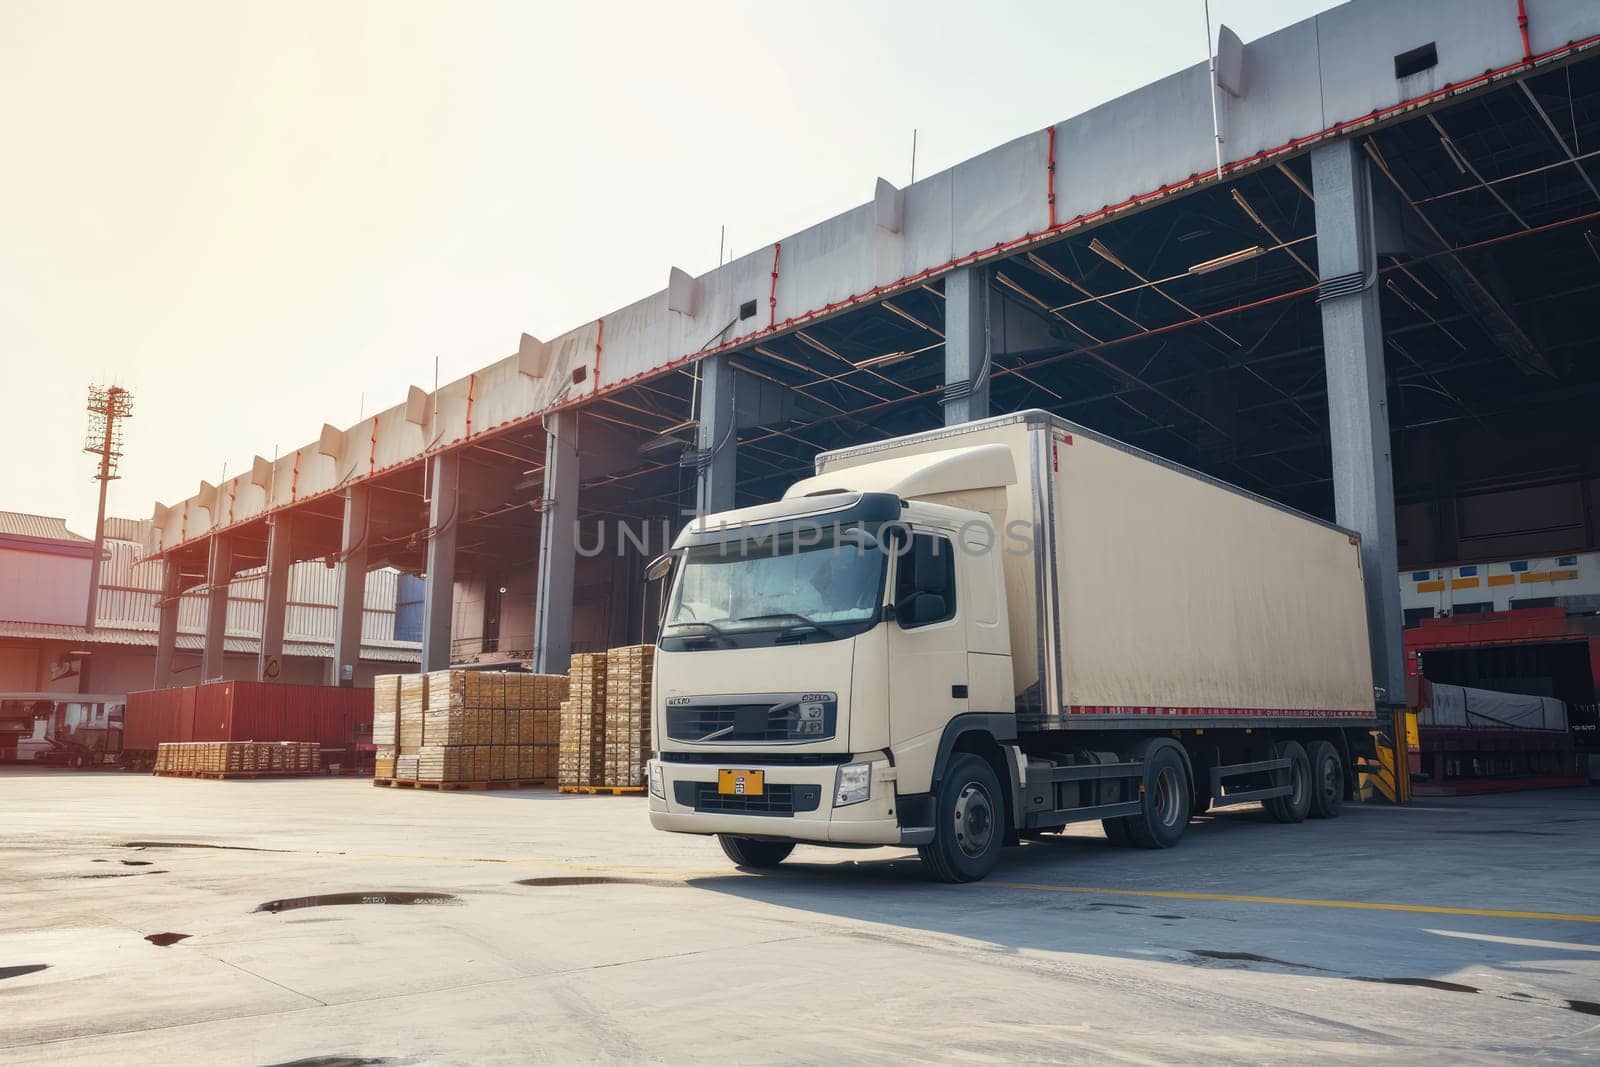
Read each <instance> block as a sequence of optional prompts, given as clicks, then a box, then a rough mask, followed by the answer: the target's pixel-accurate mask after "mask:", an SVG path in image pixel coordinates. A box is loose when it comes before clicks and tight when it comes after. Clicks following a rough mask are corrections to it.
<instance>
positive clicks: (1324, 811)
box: [1306, 741, 1344, 819]
mask: <svg viewBox="0 0 1600 1067" xmlns="http://www.w3.org/2000/svg"><path fill="white" fill-rule="evenodd" d="M1306 757H1307V759H1309V760H1310V762H1311V817H1312V818H1313V819H1332V818H1336V817H1337V816H1338V814H1339V809H1341V808H1342V807H1344V761H1343V760H1341V759H1340V758H1339V750H1338V749H1336V748H1334V747H1333V746H1332V745H1331V744H1329V743H1328V742H1326V741H1313V742H1311V747H1310V748H1309V749H1307V751H1306Z"/></svg>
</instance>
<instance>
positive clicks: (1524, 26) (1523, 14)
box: [1517, 0, 1533, 63]
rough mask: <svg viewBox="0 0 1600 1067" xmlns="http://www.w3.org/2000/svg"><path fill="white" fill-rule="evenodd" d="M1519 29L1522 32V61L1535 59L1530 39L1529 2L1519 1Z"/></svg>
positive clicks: (1525, 0) (1526, 0)
mask: <svg viewBox="0 0 1600 1067" xmlns="http://www.w3.org/2000/svg"><path fill="white" fill-rule="evenodd" d="M1517 29H1519V30H1521V31H1522V61H1523V62H1524V63H1527V62H1528V61H1530V60H1531V59H1533V42H1532V41H1530V40H1529V39H1528V0H1517Z"/></svg>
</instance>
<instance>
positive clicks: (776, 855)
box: [717, 834, 794, 869]
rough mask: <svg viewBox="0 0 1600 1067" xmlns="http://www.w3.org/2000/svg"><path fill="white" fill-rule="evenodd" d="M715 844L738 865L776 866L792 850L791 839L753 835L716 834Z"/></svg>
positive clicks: (792, 843) (755, 866)
mask: <svg viewBox="0 0 1600 1067" xmlns="http://www.w3.org/2000/svg"><path fill="white" fill-rule="evenodd" d="M717 844H719V845H721V846H722V851H723V852H724V853H726V854H727V857H728V858H729V859H730V860H732V861H733V862H734V865H735V866H738V867H753V868H758V869H759V868H763V867H776V866H777V865H778V864H780V863H782V862H783V861H784V860H786V859H788V858H789V853H791V852H793V851H794V842H793V841H763V840H761V839H759V838H754V837H734V836H733V835H732V834H718V835H717Z"/></svg>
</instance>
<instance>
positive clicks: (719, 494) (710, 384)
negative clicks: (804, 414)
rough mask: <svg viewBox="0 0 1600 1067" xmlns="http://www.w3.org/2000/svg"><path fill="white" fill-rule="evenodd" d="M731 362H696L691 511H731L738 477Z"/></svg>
mask: <svg viewBox="0 0 1600 1067" xmlns="http://www.w3.org/2000/svg"><path fill="white" fill-rule="evenodd" d="M734 378H735V371H734V368H733V360H732V359H731V358H730V357H729V356H712V357H710V358H709V359H704V360H701V362H700V402H699V410H698V411H697V412H696V417H697V418H698V419H699V426H698V428H697V429H696V434H697V442H696V453H697V454H696V460H695V511H696V513H697V514H699V515H710V514H713V513H715V512H719V511H731V510H732V509H733V506H734V502H733V501H734V497H733V487H734V483H735V482H736V481H737V480H738V476H739V462H738V450H739V437H738V431H737V428H736V426H737V420H738V414H737V409H736V407H735V404H734Z"/></svg>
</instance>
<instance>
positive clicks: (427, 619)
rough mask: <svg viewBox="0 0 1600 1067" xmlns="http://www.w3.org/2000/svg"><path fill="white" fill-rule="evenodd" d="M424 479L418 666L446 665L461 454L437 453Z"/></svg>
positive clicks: (436, 667)
mask: <svg viewBox="0 0 1600 1067" xmlns="http://www.w3.org/2000/svg"><path fill="white" fill-rule="evenodd" d="M429 462H430V464H431V468H432V469H431V471H430V474H431V477H430V478H429V480H428V482H429V484H428V494H429V495H428V570H427V573H426V574H425V575H423V583H422V669H423V670H424V671H440V670H444V669H445V668H446V667H448V666H450V622H451V618H452V615H453V614H454V611H455V591H456V532H457V523H456V519H457V517H458V511H459V508H460V503H461V501H460V492H459V490H460V486H461V454H460V452H459V451H452V452H440V453H439V454H438V455H436V456H434V457H433V459H432V460H431V461H429Z"/></svg>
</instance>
